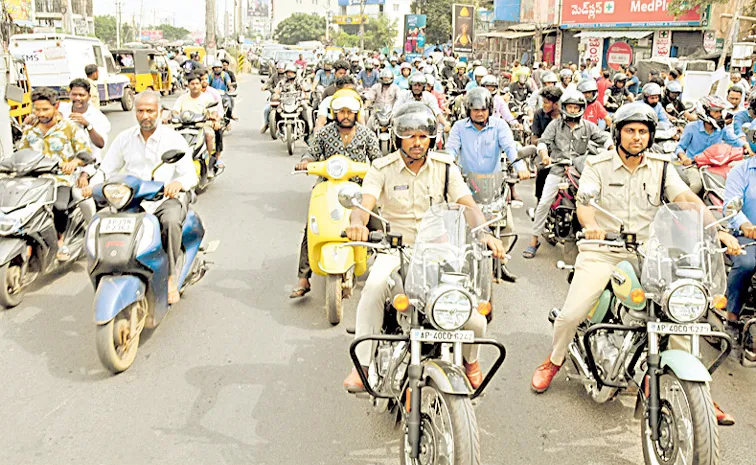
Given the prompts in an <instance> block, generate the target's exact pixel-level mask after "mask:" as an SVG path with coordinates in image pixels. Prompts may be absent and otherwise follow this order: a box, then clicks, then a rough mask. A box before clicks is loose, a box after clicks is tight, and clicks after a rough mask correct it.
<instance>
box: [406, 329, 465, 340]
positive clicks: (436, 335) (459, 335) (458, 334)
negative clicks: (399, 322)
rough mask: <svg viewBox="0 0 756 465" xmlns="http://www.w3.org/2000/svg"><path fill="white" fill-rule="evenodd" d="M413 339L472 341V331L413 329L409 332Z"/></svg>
mask: <svg viewBox="0 0 756 465" xmlns="http://www.w3.org/2000/svg"><path fill="white" fill-rule="evenodd" d="M410 338H411V339H412V340H413V341H420V342H473V341H474V340H475V333H474V332H472V331H435V330H432V329H413V330H412V331H411V332H410Z"/></svg>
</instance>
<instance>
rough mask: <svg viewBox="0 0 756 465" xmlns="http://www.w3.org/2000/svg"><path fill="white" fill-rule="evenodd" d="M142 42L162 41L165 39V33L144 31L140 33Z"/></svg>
mask: <svg viewBox="0 0 756 465" xmlns="http://www.w3.org/2000/svg"><path fill="white" fill-rule="evenodd" d="M139 37H140V40H141V41H143V42H146V41H150V40H162V39H163V31H148V30H144V29H143V30H142V31H141V32H140V33H139Z"/></svg>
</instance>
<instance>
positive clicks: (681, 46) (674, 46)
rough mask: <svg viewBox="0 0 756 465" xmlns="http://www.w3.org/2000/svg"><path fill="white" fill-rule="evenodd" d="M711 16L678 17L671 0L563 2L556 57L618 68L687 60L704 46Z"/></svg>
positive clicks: (689, 14)
mask: <svg viewBox="0 0 756 465" xmlns="http://www.w3.org/2000/svg"><path fill="white" fill-rule="evenodd" d="M707 13H708V8H707V9H706V11H704V12H703V13H701V12H699V11H695V12H689V13H686V14H685V15H682V16H680V17H677V18H676V17H674V16H672V15H671V14H669V13H668V12H667V1H666V0H625V1H593V2H592V1H585V0H563V1H562V11H561V22H560V24H561V26H560V27H561V37H560V38H559V39H560V40H559V42H560V45H561V46H560V47H558V49H559V50H560V51H561V56H559V57H557V59H558V60H559V61H560V62H561V63H568V62H573V63H578V62H585V60H586V59H589V60H591V61H593V62H595V63H598V64H599V65H600V66H601V67H602V68H610V69H615V70H617V69H619V68H620V67H627V66H629V65H632V64H635V63H637V62H638V61H640V60H644V59H648V58H652V57H653V58H657V57H658V58H681V57H683V56H688V55H691V54H693V53H695V52H696V51H697V50H698V49H701V48H703V45H704V32H705V29H706V26H707V23H708V14H707Z"/></svg>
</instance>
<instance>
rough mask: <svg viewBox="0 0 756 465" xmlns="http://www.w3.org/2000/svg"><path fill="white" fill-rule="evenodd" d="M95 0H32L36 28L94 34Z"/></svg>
mask: <svg viewBox="0 0 756 465" xmlns="http://www.w3.org/2000/svg"><path fill="white" fill-rule="evenodd" d="M93 2H94V0H31V2H30V3H31V6H32V23H33V26H34V27H35V28H41V29H43V30H58V31H61V32H67V33H70V34H76V35H83V36H85V35H92V34H94V12H93V9H94V3H93Z"/></svg>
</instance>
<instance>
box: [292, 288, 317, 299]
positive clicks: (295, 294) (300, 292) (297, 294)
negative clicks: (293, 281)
mask: <svg viewBox="0 0 756 465" xmlns="http://www.w3.org/2000/svg"><path fill="white" fill-rule="evenodd" d="M311 290H312V288H310V287H302V286H297V287H295V288H294V289H292V290H291V294H289V298H290V299H299V298H302V297H304V296H305V294H307V293H308V292H310V291H311Z"/></svg>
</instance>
